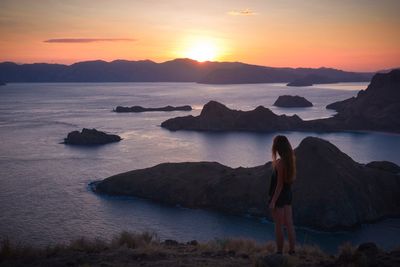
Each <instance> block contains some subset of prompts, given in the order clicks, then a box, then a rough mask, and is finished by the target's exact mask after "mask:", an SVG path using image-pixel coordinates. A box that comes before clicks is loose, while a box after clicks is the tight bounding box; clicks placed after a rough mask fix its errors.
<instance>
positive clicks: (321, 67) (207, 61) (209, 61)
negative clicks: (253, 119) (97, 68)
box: [0, 58, 400, 73]
mask: <svg viewBox="0 0 400 267" xmlns="http://www.w3.org/2000/svg"><path fill="white" fill-rule="evenodd" d="M174 60H190V61H193V62H196V63H198V64H203V63H241V64H246V65H253V66H260V67H267V68H282V69H284V68H290V69H336V70H342V71H346V72H358V73H376V72H380V71H386V70H393V69H400V66H398V67H388V68H385V69H379V70H375V71H362V70H346V69H339V68H335V67H327V66H319V67H305V66H301V67H292V66H268V65H259V64H251V63H246V62H241V61H218V60H216V61H211V60H206V61H198V60H195V59H191V58H174V59H170V60H166V61H160V62H157V61H154V60H151V59H138V60H129V59H114V60H109V61H107V60H104V59H89V60H82V61H76V62H73V63H70V64H65V63H57V62H31V63H21V62H15V61H9V60H5V61H1V62H0V64H2V63H13V64H17V65H30V64H49V65H64V66H72V65H74V64H78V63H84V62H95V61H102V62H106V63H112V62H115V61H128V62H140V61H150V62H153V63H155V64H162V63H166V62H170V61H174Z"/></svg>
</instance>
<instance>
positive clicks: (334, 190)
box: [92, 137, 400, 230]
mask: <svg viewBox="0 0 400 267" xmlns="http://www.w3.org/2000/svg"><path fill="white" fill-rule="evenodd" d="M295 153H296V158H297V167H298V174H297V180H296V182H295V184H294V186H293V199H294V200H293V210H294V214H293V216H294V220H295V222H296V225H298V226H307V227H311V228H314V229H323V230H335V229H346V228H351V227H355V226H357V225H359V224H361V223H365V222H370V221H375V220H378V219H380V218H384V217H387V216H397V215H400V195H399V194H398V192H399V191H400V176H399V175H398V174H395V173H393V171H390V170H387V169H385V168H383V169H382V168H374V167H371V166H365V165H363V164H360V163H357V162H355V161H354V160H352V159H351V158H350V157H349V156H347V155H346V154H345V153H343V152H341V151H340V150H339V149H338V148H337V147H336V146H334V145H333V144H331V143H329V142H328V141H325V140H323V139H319V138H315V137H307V138H305V139H304V140H303V141H302V142H301V143H300V145H299V146H298V147H297V148H296V149H295ZM396 166H397V165H396ZM397 167H398V166H397ZM271 171H272V169H271V162H268V163H266V164H265V165H262V166H257V167H252V168H242V167H239V168H230V167H227V166H224V165H221V164H219V163H217V162H184V163H164V164H160V165H157V166H154V167H151V168H146V169H140V170H133V171H130V172H126V173H121V174H117V175H115V176H112V177H109V178H106V179H104V180H102V181H99V182H95V183H93V184H92V188H93V190H94V191H95V192H97V193H102V194H110V195H125V196H126V195H128V196H136V197H142V198H147V199H151V200H155V201H158V202H162V203H168V204H172V205H177V204H179V205H181V206H184V207H189V208H205V209H213V210H218V211H222V212H227V213H232V214H238V215H244V214H249V215H253V216H260V217H264V216H268V213H267V192H268V190H269V182H270V181H269V177H270V174H271Z"/></svg>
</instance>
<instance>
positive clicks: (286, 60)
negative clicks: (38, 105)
mask: <svg viewBox="0 0 400 267" xmlns="http://www.w3.org/2000/svg"><path fill="white" fill-rule="evenodd" d="M399 10H400V1H397V0H380V1H378V0H331V1H330V0H279V1H278V0H260V1H234V0H231V1H206V0H203V1H186V0H169V1H163V0H157V1H156V0H146V1H144V0H143V1H133V0H113V1H111V0H96V1H90V0H82V1H78V0H68V1H57V0H1V1H0V36H1V37H0V61H14V62H18V63H30V62H57V63H67V64H70V63H73V62H77V61H84V60H94V59H103V60H107V61H111V60H114V59H128V60H140V59H151V60H153V61H156V62H161V61H166V60H170V59H174V58H177V57H192V58H204V59H212V60H218V61H241V62H246V63H251V64H259V65H266V66H276V67H279V66H280V67H282V66H287V67H321V66H326V67H335V68H340V69H344V70H356V71H375V70H380V69H386V68H392V67H399V66H400V16H399V15H398V12H399ZM203 50H207V51H208V50H209V51H208V52H204V51H203ZM202 53H203V54H202ZM204 53H206V54H204ZM200 54H202V55H200ZM207 56H208V57H207Z"/></svg>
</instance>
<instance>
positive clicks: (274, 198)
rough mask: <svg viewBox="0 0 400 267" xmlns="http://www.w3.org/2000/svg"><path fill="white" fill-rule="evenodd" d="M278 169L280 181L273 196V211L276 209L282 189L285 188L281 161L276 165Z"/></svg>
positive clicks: (278, 180)
mask: <svg viewBox="0 0 400 267" xmlns="http://www.w3.org/2000/svg"><path fill="white" fill-rule="evenodd" d="M276 169H277V171H278V179H277V183H276V188H275V191H274V194H273V195H272V200H271V203H270V208H272V209H274V208H275V204H276V201H277V200H278V197H279V195H280V194H281V192H282V188H283V168H282V164H281V163H280V161H279V162H278V163H277V164H276Z"/></svg>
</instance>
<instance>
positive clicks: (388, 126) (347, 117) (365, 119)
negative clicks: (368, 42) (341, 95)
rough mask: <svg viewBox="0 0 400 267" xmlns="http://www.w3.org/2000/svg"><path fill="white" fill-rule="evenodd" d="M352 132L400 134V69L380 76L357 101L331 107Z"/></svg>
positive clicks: (335, 104) (353, 98) (347, 101)
mask: <svg viewBox="0 0 400 267" xmlns="http://www.w3.org/2000/svg"><path fill="white" fill-rule="evenodd" d="M327 108H330V109H334V110H336V111H337V112H338V114H337V115H336V116H335V119H336V120H339V121H341V122H343V124H345V126H346V128H349V129H360V130H364V129H365V130H384V131H393V132H400V69H397V70H392V71H391V72H389V73H378V74H376V75H375V76H374V77H373V78H372V81H371V83H370V84H369V85H368V87H367V89H366V90H362V91H360V92H359V93H358V94H357V96H356V97H352V98H349V99H346V100H343V101H339V102H335V103H332V104H330V105H328V106H327Z"/></svg>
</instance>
